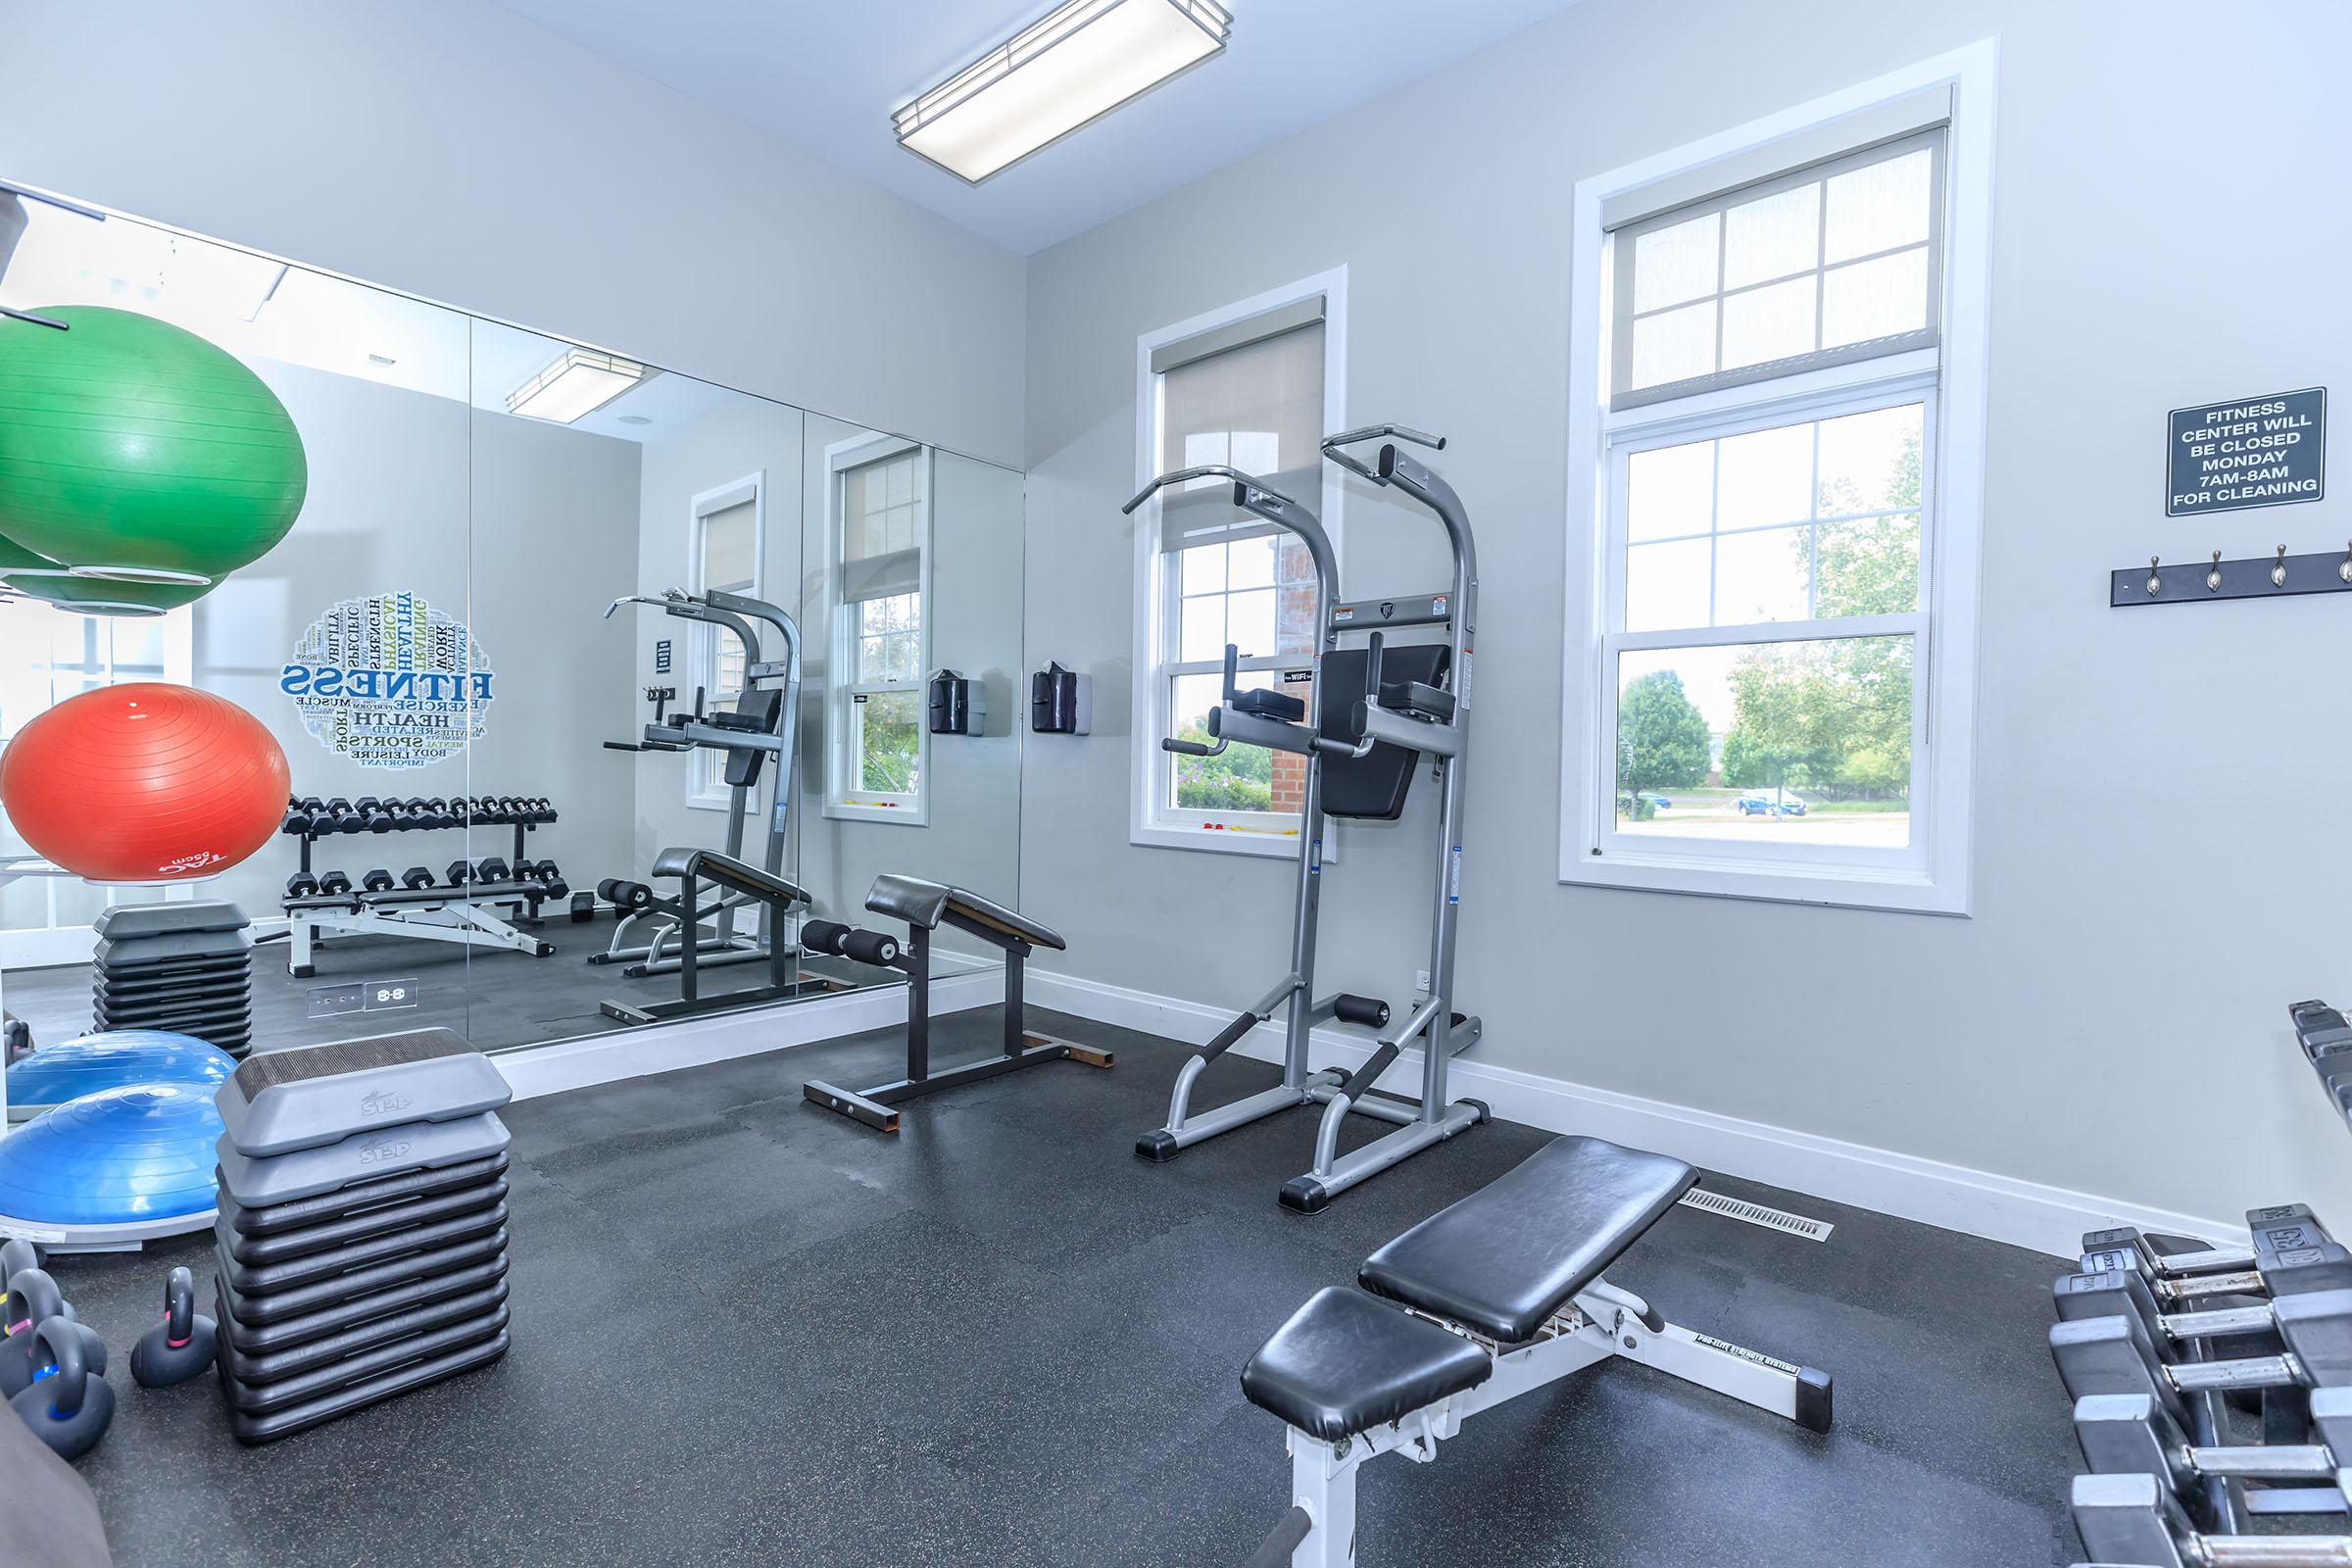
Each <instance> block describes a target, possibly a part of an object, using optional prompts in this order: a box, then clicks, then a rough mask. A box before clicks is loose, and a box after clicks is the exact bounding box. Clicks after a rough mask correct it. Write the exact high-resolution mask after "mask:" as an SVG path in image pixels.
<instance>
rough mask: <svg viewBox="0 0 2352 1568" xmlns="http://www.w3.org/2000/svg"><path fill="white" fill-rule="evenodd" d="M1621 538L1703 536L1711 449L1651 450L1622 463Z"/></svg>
mask: <svg viewBox="0 0 2352 1568" xmlns="http://www.w3.org/2000/svg"><path fill="white" fill-rule="evenodd" d="M1625 486H1626V494H1625V507H1626V511H1625V536H1626V537H1627V538H1628V539H1634V540H1641V539H1672V538H1675V537H1677V536H1678V535H1681V534H1691V533H1705V532H1706V531H1707V529H1708V527H1709V526H1710V520H1709V519H1710V518H1711V516H1712V515H1713V513H1714V510H1715V443H1714V442H1712V441H1692V442H1691V443H1689V444H1688V445H1685V446H1679V447H1656V448H1653V449H1651V450H1650V451H1647V452H1637V453H1635V454H1634V455H1633V456H1632V457H1631V458H1629V459H1627V460H1626V467H1625Z"/></svg>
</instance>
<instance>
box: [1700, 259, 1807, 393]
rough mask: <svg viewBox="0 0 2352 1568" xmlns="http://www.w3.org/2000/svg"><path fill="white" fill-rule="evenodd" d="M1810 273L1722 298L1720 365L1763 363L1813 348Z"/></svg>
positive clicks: (1736, 366)
mask: <svg viewBox="0 0 2352 1568" xmlns="http://www.w3.org/2000/svg"><path fill="white" fill-rule="evenodd" d="M1814 286H1815V285H1814V282H1813V279H1812V277H1811V276H1810V275H1808V276H1805V277H1797V278H1791V279H1789V281H1788V282H1786V283H1771V284H1767V285H1766V286H1765V287H1763V288H1758V289H1750V290H1748V292H1746V293H1745V294H1734V295H1732V296H1730V297H1729V298H1727V299H1726V300H1725V301H1724V302H1723V368H1725V369H1727V370H1737V369H1739V368H1740V367H1742V366H1747V365H1762V364H1764V363H1765V362H1766V361H1768V360H1785V359H1788V358H1789V357H1790V356H1792V355H1797V354H1810V353H1812V352H1813V290H1814Z"/></svg>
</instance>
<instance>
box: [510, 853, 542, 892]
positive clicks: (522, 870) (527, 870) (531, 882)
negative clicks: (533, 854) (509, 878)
mask: <svg viewBox="0 0 2352 1568" xmlns="http://www.w3.org/2000/svg"><path fill="white" fill-rule="evenodd" d="M514 878H515V881H517V882H521V883H524V884H526V885H528V886H531V887H537V886H538V885H539V865H538V862H537V861H535V860H516V861H515V871H514Z"/></svg>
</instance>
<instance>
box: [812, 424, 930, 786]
mask: <svg viewBox="0 0 2352 1568" xmlns="http://www.w3.org/2000/svg"><path fill="white" fill-rule="evenodd" d="M827 461H828V463H829V465H830V467H831V474H830V477H831V481H832V483H831V487H830V488H831V492H832V515H831V518H830V526H829V527H828V529H827V536H828V538H829V540H830V541H831V545H832V549H831V552H830V555H831V576H832V579H833V583H832V586H833V594H832V599H833V606H834V610H833V647H832V658H833V661H834V663H833V667H834V668H835V669H838V670H840V671H841V678H840V679H839V680H836V681H834V682H832V683H831V685H832V697H831V703H830V706H829V709H828V712H827V725H828V737H829V744H828V746H827V747H826V752H827V768H828V772H829V774H830V776H829V778H828V780H827V793H826V803H825V809H826V812H827V814H829V815H835V816H846V817H871V818H874V819H877V820H883V821H899V822H915V823H920V822H921V821H923V819H924V793H923V771H924V768H923V764H924V761H925V759H926V755H927V749H928V746H929V737H928V735H927V734H926V733H925V729H926V726H925V723H924V707H923V689H922V688H923V676H924V674H925V672H926V669H927V666H928V647H929V645H928V642H927V640H926V638H927V627H928V625H929V617H928V616H927V615H926V613H925V608H926V605H925V601H926V599H927V597H928V594H927V581H928V578H927V573H926V569H925V563H926V559H927V553H928V550H929V544H930V536H931V454H930V450H929V449H928V448H926V447H921V446H917V445H915V444H914V443H912V442H909V441H902V440H897V439H883V440H879V441H876V440H865V441H860V442H854V443H850V444H848V445H845V446H843V447H839V448H836V449H834V450H833V451H832V452H831V453H829V454H828V459H827Z"/></svg>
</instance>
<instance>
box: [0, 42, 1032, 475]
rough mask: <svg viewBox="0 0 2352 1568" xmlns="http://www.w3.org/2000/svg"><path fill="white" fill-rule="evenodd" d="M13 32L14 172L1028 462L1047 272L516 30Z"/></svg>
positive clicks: (2, 150) (5, 142) (565, 47)
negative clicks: (1034, 274)
mask: <svg viewBox="0 0 2352 1568" xmlns="http://www.w3.org/2000/svg"><path fill="white" fill-rule="evenodd" d="M5 14H6V17H7V31H8V36H9V39H10V45H9V48H10V77H11V79H10V83H9V88H8V91H7V92H6V93H0V178H9V179H17V180H25V181H29V182H31V183H33V184H36V185H42V186H46V187H48V188H50V189H54V190H59V191H63V192H66V193H68V194H72V195H78V196H82V197H85V198H87V199H89V200H91V201H97V202H103V203H106V204H108V205H111V206H114V207H118V208H120V209H122V210H123V211H125V212H130V213H135V214H138V215H141V216H144V217H150V218H155V219H159V220H161V221H165V222H169V223H176V224H179V225H181V226H183V227H187V228H192V229H195V230H197V231H198V232H201V233H208V234H213V235H216V236H218V237H220V238H222V239H226V240H231V241H234V242H236V243H239V244H244V245H251V246H257V247H260V248H262V249H265V250H270V251H274V252H276V253H277V254H279V255H282V256H285V257H288V258H291V259H293V260H297V261H303V262H308V263H310V264H312V265H313V266H317V267H321V268H328V269H333V270H341V271H344V272H348V273H350V274H352V275H354V276H358V277H363V278H366V279H368V280H369V281H373V282H380V283H385V284H388V285H390V286H392V287H395V288H402V289H407V290H409V291H411V292H413V293H417V294H421V295H424V296H426V297H427V298H431V299H437V300H441V301H444V302H446V303H448V304H451V305H455V306H458V307H461V308H463V309H466V310H472V311H478V312H481V313H483V314H485V315H490V316H495V317H500V318H503V319H508V320H513V321H516V322H519V323H521V324H524V325H528V326H534V327H539V328H542V329H545V330H548V331H553V332H560V333H564V334H565V335H568V336H571V337H576V338H580V339H583V340H585V341H588V342H591V343H596V344H600V345H602V346H604V347H607V348H612V349H615V350H618V351H620V352H622V353H626V354H633V355H636V356H639V357H641V358H644V359H647V360H650V361H653V362H654V363H657V364H660V365H664V366H667V367H669V368H673V369H678V370H684V371H687V372H690V373H692V374H695V375H700V376H702V377H704V378H705V379H707V380H712V381H717V382H720V383H722V384H724V385H727V386H735V387H742V388H745V389H747V390H750V391H754V392H759V393H762V394H765V395H767V396H771V397H776V398H780V399H783V400H785V401H787V402H791V403H797V404H800V405H803V406H804V407H809V408H820V409H828V410H832V411H834V412H837V413H840V414H842V415H845V416H847V417H852V418H856V419H858V420H861V421H863V422H866V423H869V424H873V425H877V426H880V427H882V428H885V429H892V430H903V431H907V432H908V433H912V434H919V435H921V436H922V437H923V438H924V439H925V440H929V441H936V442H938V443H940V444H941V445H944V446H948V447H952V448H955V449H956V450H959V451H965V452H971V453H975V454H978V455H979V456H982V457H988V458H993V459H995V460H996V461H998V462H1002V463H1010V464H1016V465H1017V464H1018V463H1019V461H1020V455H1021V450H1022V437H1021V398H1020V394H1019V384H1020V371H1019V366H1020V363H1021V354H1022V316H1023V310H1024V296H1023V290H1022V279H1023V263H1022V260H1021V258H1020V257H1018V256H1015V255H1014V254H1013V253H1011V252H1010V251H1007V250H1005V249H1003V248H1002V247H1000V246H998V245H995V244H993V243H991V242H990V241H987V240H984V239H981V238H980V237H978V236H977V235H975V234H972V233H971V232H969V231H968V230H965V229H962V228H959V227H957V226H956V224H954V223H951V222H949V221H947V220H946V219H944V218H940V217H938V216H936V215H935V214H932V213H929V212H926V211H924V210H923V209H921V208H918V207H916V206H914V205H913V204H912V203H910V202H907V201H905V200H902V199H901V198H899V197H896V196H892V195H889V194H887V193H885V192H884V191H882V190H880V189H879V188H877V187H876V186H873V185H871V184H868V183H867V182H866V181H864V180H862V179H859V178H858V177H857V176H855V175H853V174H850V173H848V172H845V171H843V170H841V169H839V168H837V167H835V166H834V165H831V164H828V163H825V162H824V161H822V160H821V159H818V158H815V157H813V156H811V155H809V154H808V153H805V152H803V151H801V150H799V149H797V148H793V147H789V146H786V145H785V144H783V143H781V142H778V141H775V140H773V139H772V138H769V137H767V136H765V135H762V134H760V132H757V131H755V130H753V129H751V128H750V127H749V126H747V125H745V124H744V123H741V122H739V121H736V120H734V119H731V118H730V117H728V116H726V115H723V114H721V113H719V112H718V111H716V110H713V109H711V108H709V107H707V106H705V105H703V104H700V103H697V102H695V101H693V100H691V99H689V98H686V97H684V96H683V95H681V94H679V93H676V92H674V91H672V90H671V89H669V88H667V87H663V86H661V85H659V84H657V83H656V82H654V81H652V80H651V79H649V78H647V77H645V76H641V75H638V74H636V73H632V72H629V71H627V70H624V69H623V68H621V67H620V66H618V65H615V64H614V63H613V62H612V61H610V60H608V59H606V58H604V57H603V56H601V55H597V54H593V53H591V52H589V51H588V50H586V49H583V48H581V47H580V46H579V45H577V44H574V43H571V42H570V41H568V40H566V39H564V38H562V37H560V36H558V35H557V34H556V33H553V32H550V31H548V30H547V29H546V28H543V27H540V26H538V25H535V24H533V23H530V22H527V21H525V20H523V19H522V18H520V17H518V16H516V15H515V14H514V13H512V12H510V11H506V10H504V9H502V8H500V7H498V6H495V5H486V4H480V3H471V0H412V3H405V4H401V5H318V4H309V3H305V0H226V3H222V4H209V5H202V6H190V5H181V4H174V3H172V0H116V3H109V4H106V5H95V6H94V5H88V4H82V3H79V0H11V3H10V4H9V5H8V6H7V8H6V13H5ZM98 62H103V65H102V66H98V65H96V64H94V63H98ZM876 113H877V115H879V113H880V111H879V110H877V111H876ZM877 125H879V122H877Z"/></svg>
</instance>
